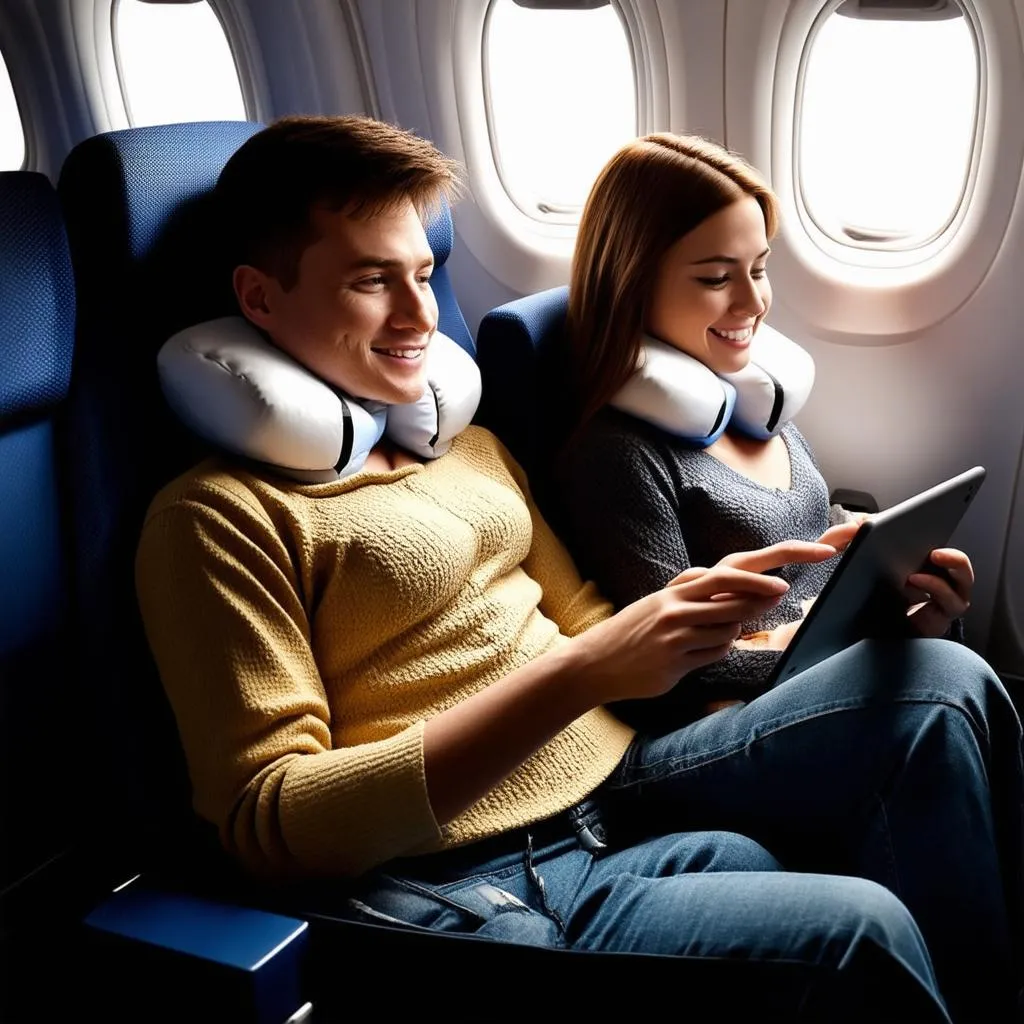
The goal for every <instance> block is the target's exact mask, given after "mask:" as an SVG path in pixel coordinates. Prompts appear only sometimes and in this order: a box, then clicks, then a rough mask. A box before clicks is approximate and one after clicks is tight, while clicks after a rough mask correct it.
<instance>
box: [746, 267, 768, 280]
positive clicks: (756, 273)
mask: <svg viewBox="0 0 1024 1024" xmlns="http://www.w3.org/2000/svg"><path fill="white" fill-rule="evenodd" d="M767 273H768V268H767V267H754V269H753V270H752V271H751V272H750V276H751V277H752V278H753V279H754V280H755V281H760V280H761V278H762V277H764V276H765V275H766V274H767Z"/></svg>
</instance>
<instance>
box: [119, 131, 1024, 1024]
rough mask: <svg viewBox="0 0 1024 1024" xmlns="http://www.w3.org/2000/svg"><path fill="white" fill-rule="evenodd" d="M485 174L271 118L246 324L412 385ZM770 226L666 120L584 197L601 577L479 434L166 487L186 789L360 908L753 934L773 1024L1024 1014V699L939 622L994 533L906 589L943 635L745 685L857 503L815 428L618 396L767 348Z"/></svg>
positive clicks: (242, 186)
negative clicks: (329, 468)
mask: <svg viewBox="0 0 1024 1024" xmlns="http://www.w3.org/2000/svg"><path fill="white" fill-rule="evenodd" d="M268 183H269V184H268ZM457 185H458V169H457V167H456V165H454V164H453V162H452V161H450V160H449V159H447V158H446V157H444V156H443V155H442V154H441V153H439V152H438V151H437V150H436V149H435V148H434V147H433V146H432V145H431V144H429V143H428V142H426V141H424V140H421V139H419V138H416V137H415V136H413V135H411V134H408V133H406V132H403V131H400V130H398V129H396V128H393V127H391V126H389V125H384V124H381V123H378V122H374V121H372V120H369V119H365V118H359V117H340V118H286V119H283V120H281V121H279V122H276V123H274V124H273V125H271V126H269V127H268V128H266V129H265V130H263V131H262V132H260V133H259V134H257V135H256V136H254V137H253V138H252V139H250V140H249V141H248V142H246V143H245V144H244V145H243V146H242V147H241V148H240V149H239V150H238V152H237V153H236V154H235V155H234V156H233V157H232V159H231V160H230V161H229V162H228V164H227V165H226V167H225V168H224V171H223V173H222V175H221V177H220V180H219V182H218V186H217V201H218V203H219V204H220V206H221V209H222V212H223V214H224V216H225V217H226V218H227V222H228V224H229V225H230V233H229V237H230V239H231V244H232V247H233V252H232V258H231V274H232V281H233V285H234V292H235V295H236V297H237V300H238V305H239V309H240V312H241V314H242V315H243V316H244V317H245V319H246V320H247V321H248V322H249V324H251V325H252V326H253V327H254V328H255V329H256V330H257V331H258V332H259V334H260V335H262V336H263V338H265V339H268V340H269V342H270V343H272V345H273V347H274V348H275V350H277V351H279V352H283V353H285V354H286V355H287V356H289V357H291V359H292V360H294V361H295V363H296V364H298V367H299V368H300V369H301V371H302V372H303V373H306V374H308V375H309V376H310V378H311V379H312V380H313V381H314V383H316V384H317V385H319V384H323V385H324V386H329V387H330V388H332V389H336V391H340V392H342V393H343V394H344V395H346V396H350V398H351V399H353V400H354V401H356V402H357V403H363V404H364V405H366V407H367V408H371V409H373V410H374V411H379V409H380V406H379V405H378V404H377V403H383V404H384V406H386V408H387V409H391V408H398V407H402V406H405V405H408V404H409V403H413V402H415V401H416V400H418V399H419V398H420V396H421V395H422V394H423V392H424V385H425V382H426V361H427V355H428V353H429V351H430V349H431V348H432V347H433V346H439V345H441V344H442V343H443V342H444V341H445V339H443V338H441V337H440V336H435V329H436V326H437V306H436V303H435V300H434V297H433V293H432V291H431V288H430V273H431V268H432V263H433V261H432V255H431V250H430V247H429V245H428V244H427V239H426V236H425V233H424V228H423V224H424V221H425V220H426V219H428V218H429V216H430V214H431V211H432V210H433V209H435V208H436V206H437V204H438V202H439V201H440V199H441V197H452V196H453V195H454V193H455V191H456V189H457ZM270 186H272V187H270ZM641 197H642V201H641ZM776 220H777V215H776V207H775V200H774V198H773V196H772V194H771V192H770V191H769V190H768V189H767V187H766V186H765V185H764V184H763V183H762V182H761V181H760V179H759V178H758V176H757V175H756V173H755V172H754V171H752V170H751V169H750V168H749V167H747V166H746V165H745V164H743V163H742V162H741V161H739V160H737V159H736V158H735V157H733V156H731V155H730V154H728V153H726V152H725V151H723V150H721V149H719V148H718V147H716V146H713V145H711V144H710V143H707V142H704V141H701V140H695V139H688V138H683V137H677V136H672V135H656V136H650V137H648V138H646V139H640V140H637V141H636V142H634V143H631V144H629V145H628V146H626V147H624V149H623V150H622V151H620V152H619V153H618V154H617V155H616V156H615V157H614V158H613V159H612V161H611V162H610V163H609V164H608V166H607V167H606V168H605V170H604V171H603V172H602V174H601V175H600V176H599V178H598V180H597V182H596V183H595V185H594V188H593V191H592V193H591V196H590V198H589V200H588V203H587V207H586V210H585V212H584V216H583V220H582V223H581V227H580V237H579V242H578V246H577V252H576V257H575V260H574V265H573V275H572V283H571V289H570V324H569V326H570V337H571V344H572V365H573V368H574V386H575V391H574V395H573V398H574V401H575V408H576V413H577V428H578V429H577V430H576V432H575V433H574V435H573V437H572V439H571V440H570V442H569V444H568V446H567V448H566V451H565V453H564V462H563V468H564V473H563V479H565V480H566V481H567V482H568V484H569V486H568V487H567V497H568V499H569V500H570V501H571V502H572V503H573V505H572V508H571V510H570V515H571V518H572V521H573V524H574V530H576V529H578V530H579V536H580V545H581V547H580V551H579V552H578V554H579V556H580V558H581V559H582V562H583V565H584V567H585V570H586V572H587V573H588V574H590V575H593V576H594V577H596V578H597V582H598V584H599V585H600V587H601V590H600V591H599V590H598V589H597V588H596V587H595V585H594V584H593V583H591V582H585V581H584V579H582V578H581V577H580V575H579V574H578V572H577V569H576V567H575V564H574V562H573V560H572V559H571V558H570V556H569V554H568V553H567V552H566V550H565V548H564V547H563V545H562V543H561V542H560V541H559V539H558V538H557V537H556V536H555V535H554V534H553V532H552V531H551V529H550V528H549V527H548V526H547V524H546V523H545V521H544V519H543V518H542V516H541V515H540V514H539V512H538V510H537V508H536V506H535V504H534V502H533V500H532V498H531V495H530V490H529V486H528V482H527V481H526V479H525V478H524V475H523V473H522V471H521V470H520V468H519V467H518V466H517V465H516V464H515V462H514V461H513V460H512V459H511V458H510V456H509V455H508V453H507V452H506V451H505V449H504V448H503V447H502V445H501V444H500V442H498V441H497V440H496V439H495V438H494V437H493V436H492V435H491V434H490V433H488V432H487V431H485V430H483V429H481V428H479V427H475V426H470V427H468V428H466V429H465V430H462V431H461V432H460V433H458V434H457V436H455V437H454V439H453V440H452V442H451V445H450V447H449V448H448V449H447V451H445V452H444V453H443V454H440V455H439V457H436V458H429V459H425V458H423V457H422V455H418V454H413V453H412V452H410V451H409V450H408V449H407V448H403V447H402V446H400V445H399V444H398V443H396V442H395V440H394V439H393V435H392V433H391V431H386V432H384V433H383V434H382V435H380V439H379V440H378V441H377V443H375V444H373V446H372V447H371V448H370V450H369V451H368V453H367V455H366V458H365V461H364V462H363V463H362V464H361V466H359V467H358V468H356V469H354V471H350V472H346V471H342V472H338V473H334V474H333V478H331V479H325V480H323V481H322V482H317V483H309V482H299V481H296V480H294V479H292V478H290V477H288V476H287V475H285V474H283V473H279V472H276V471H275V470H274V468H273V467H268V466H266V465H263V464H258V463H255V462H253V461H251V460H247V459H242V458H236V457H228V456H224V457H218V458H214V459H210V460H207V461H206V462H204V463H203V464H201V465H200V466H198V467H196V468H195V469H194V470H192V471H190V472H189V473H187V474H185V475H184V476H183V477H180V478H179V479H177V480H176V481H174V482H172V483H171V484H169V485H168V486H167V487H166V488H164V489H163V490H162V491H161V493H160V494H159V495H158V496H157V497H156V498H155V500H154V502H153V504H152V506H151V508H150V511H149V513H148V515H147V519H146V523H145V526H144V529H143V532H142V537H141V541H140V546H139V550H138V558H137V585H138V593H139V600H140V604H141V609H142V613H143V619H144V622H145V626H146V630H147V635H148V638H149V642H150V645H151V647H152V650H153V652H154V655H155V658H156V661H157V664H158V666H159V669H160V673H161V677H162V680H163V684H164V686H165V688H166V691H167V694H168V696H169V698H170V701H171V704H172V706H173V709H174V712H175V716H176V720H177V724H178V728H179V732H180V735H181V738H182V741H183V744H184V749H185V753H186V756H187V759H188V763H189V769H190V774H191V779H192V783H193V790H194V805H195V808H196V810H197V812H198V813H199V815H200V816H201V817H202V818H204V819H206V820H207V821H209V822H212V823H213V824H215V825H216V826H217V828H218V830H219V833H220V836H221V840H222V843H223V845H224V847H225V848H226V849H227V851H228V852H229V853H230V854H231V855H233V856H234V857H235V858H236V859H237V860H238V861H239V862H240V863H241V864H242V865H243V866H244V867H245V868H246V869H247V870H248V871H249V872H250V873H252V874H253V875H255V876H257V877H267V878H274V879H306V880H315V879H327V878H339V877H343V878H346V879H350V880H352V882H351V884H352V889H353V892H354V893H355V894H356V899H355V901H354V903H353V907H357V908H358V909H357V910H353V913H360V914H364V915H367V916H368V917H369V918H370V919H376V920H381V919H384V920H394V921H400V922H404V923H407V924H411V925H416V926H422V927H427V928H435V929H443V930H454V931H462V932H471V933H473V934H476V935H479V936H481V937H487V938H491V939H498V940H504V941H511V942H525V943H540V944H545V945H552V946H559V947H566V948H572V949H582V950H603V951H617V952H635V953H652V954H659V955H662V956H679V957H685V958H688V959H689V960H690V961H691V962H693V961H694V960H701V959H704V958H706V959H707V961H708V962H715V961H719V962H720V961H721V960H722V959H723V958H725V959H732V960H741V961H744V962H753V963H756V964H760V965H761V966H762V967H767V968H768V969H767V972H766V973H763V974H759V975H758V976H759V978H761V979H762V981H761V982H760V983H759V984H760V987H759V991H758V998H757V1004H758V1006H759V1007H760V1008H761V1011H762V1016H763V1017H765V1018H769V1019H771V1018H775V1019H798V1018H801V1016H802V1017H803V1018H806V1019H832V1020H834V1019H869V1018H870V1017H876V1018H882V1019H897V1020H911V1019H915V1020H935V1021H945V1020H950V1019H952V1020H958V1021H959V1020H965V1021H966V1020H990V1019H992V1020H997V1019H1011V1018H1012V1015H1013V1014H1014V1013H1015V1012H1016V998H1017V989H1018V987H1019V951H1020V945H1019V943H1020V924H1021V904H1020V866H1021V848H1020V839H1021V794H1022V779H1021V738H1020V725H1019V722H1018V719H1017V715H1016V713H1015V711H1014V709H1013V707H1012V705H1011V703H1010V701H1009V699H1008V697H1007V695H1006V693H1005V691H1004V690H1003V688H1002V686H1001V685H1000V683H999V681H998V680H997V678H996V676H995V674H994V673H993V672H992V670H991V669H990V668H989V667H988V666H987V665H986V664H985V663H984V662H983V661H982V660H981V659H980V658H978V657H977V656H976V655H974V654H973V653H972V652H971V651H969V650H968V649H967V648H966V647H964V646H962V645H960V644H958V643H954V642H950V641H949V640H948V639H942V637H944V636H946V635H948V634H949V632H950V629H951V626H952V624H953V623H954V622H955V620H957V619H958V617H959V616H960V615H961V614H962V613H963V611H964V610H965V608H966V607H967V604H968V601H969V598H970V590H971V585H972V582H973V576H972V572H971V566H970V562H969V560H968V559H967V557H966V555H964V554H963V553H961V552H957V551H953V550H949V549H944V550H942V551H938V552H935V553H934V554H933V556H932V560H933V562H934V563H935V564H936V565H937V566H939V567H941V568H942V569H944V570H946V574H945V575H944V577H943V578H941V579H940V578H939V577H938V576H934V577H933V576H931V575H927V576H923V577H918V578H911V580H910V581H909V585H910V587H911V588H913V593H912V594H911V597H912V598H914V599H915V601H914V603H915V604H917V605H919V608H918V610H917V611H916V612H915V613H914V616H913V620H914V622H913V624H914V627H915V629H916V631H917V632H918V633H919V634H920V638H918V639H913V640H907V641H904V642H899V643H893V644H890V645H885V644H876V643H862V644H858V645H856V646H854V647H853V648H851V649H849V650H847V651H845V652H844V653H843V654H841V655H838V656H837V657H835V658H832V659H830V660H829V661H828V662H826V663H824V664H822V665H820V666H819V667H817V668H815V669H812V670H810V671H808V672H806V673H803V674H802V675H801V676H798V677H797V678H795V679H793V680H791V681H789V682H787V683H786V684H784V685H782V686H779V687H777V688H775V689H773V690H771V691H769V692H768V693H765V694H763V695H761V696H758V697H757V699H755V700H750V699H749V698H750V697H751V696H753V695H754V694H756V693H757V692H758V681H759V680H760V681H761V682H763V679H764V677H765V676H766V675H767V672H768V671H769V670H770V664H771V662H772V659H773V658H774V657H775V656H777V649H778V648H781V647H784V646H785V643H786V640H787V639H788V634H789V633H790V632H791V631H792V628H793V627H792V623H793V621H794V620H795V619H797V618H798V617H799V614H800V607H801V604H802V602H803V601H804V600H805V599H806V598H808V597H813V595H814V593H816V592H817V590H820V588H821V585H822V584H823V582H824V580H825V579H826V578H827V573H828V571H829V568H830V566H831V565H832V564H833V563H832V562H831V561H830V559H832V558H834V556H835V554H836V552H837V551H838V550H840V549H841V548H842V547H843V546H845V544H846V543H848V541H849V539H850V538H851V537H852V535H853V532H854V530H855V529H856V522H851V521H849V520H850V517H849V516H847V515H844V513H843V512H842V510H840V509H838V508H831V509H830V508H829V505H828V497H827V489H826V487H825V485H824V482H823V481H822V479H821V477H820V475H819V474H818V472H817V469H816V468H815V466H814V462H813V459H812V456H811V453H810V451H809V449H808V447H807V445H806V442H805V441H804V440H803V438H802V437H801V435H800V434H799V433H798V431H797V430H796V428H795V427H794V426H792V424H788V423H787V424H780V425H777V426H778V427H779V429H778V430H777V431H776V432H775V433H773V434H772V435H771V436H769V437H751V436H749V435H748V434H745V433H742V432H741V431H740V430H739V429H738V427H736V425H735V424H734V423H733V422H730V423H728V424H726V429H725V430H724V432H722V433H721V434H720V435H719V436H717V437H716V438H714V439H713V440H711V441H710V443H708V444H707V445H706V447H700V446H699V444H698V443H694V442H693V441H692V440H680V439H679V438H677V437H675V436H674V435H673V434H671V433H669V432H667V431H665V430H663V429H661V428H658V427H653V426H652V425H651V424H649V423H646V422H644V421H643V420H642V419H640V418H638V417H636V416H633V415H631V414H629V413H625V412H623V411H622V409H621V408H620V407H619V404H620V403H619V402H618V396H619V395H620V394H621V389H622V388H623V386H624V385H625V384H626V383H627V382H628V381H629V380H630V379H631V375H632V374H633V372H634V370H635V368H636V366H637V358H638V354H639V352H640V351H641V347H642V346H651V345H662V346H667V347H669V348H672V349H674V350H676V351H678V352H679V353H681V354H683V355H684V356H686V357H687V358H690V359H692V360H694V361H695V362H696V363H699V364H702V365H703V366H704V367H705V368H707V369H708V370H710V371H712V372H713V373H715V374H720V373H727V372H733V371H735V370H737V369H740V368H741V367H742V366H743V365H744V364H745V361H746V359H747V358H748V348H749V343H750V339H751V338H752V337H754V336H756V332H757V331H758V328H759V325H760V323H761V320H762V319H763V317H764V316H765V314H766V313H767V311H768V307H769V304H770V299H771V293H770V288H769V285H768V278H767V270H766V260H767V257H768V248H769V246H768V242H769V240H770V238H771V236H772V235H773V233H774V231H775V229H776ZM255 333H256V331H254V335H255ZM734 420H736V421H737V423H738V420H739V417H738V416H734ZM704 441H705V442H707V441H708V438H704ZM705 566H706V567H705ZM776 570H777V572H776ZM769 571H772V572H771V573H770V574H769ZM605 594H606V595H608V596H609V597H611V598H612V599H613V600H614V601H615V607H614V608H613V606H612V605H611V604H609V603H608V601H607V600H606V598H605V596H603V595H605ZM616 608H617V610H616ZM757 630H761V631H764V632H767V633H768V635H769V637H770V641H769V645H770V647H769V649H768V650H764V649H757V650H752V649H750V644H749V642H748V641H745V640H744V639H743V637H744V636H746V635H749V634H750V633H751V632H752V631H757ZM678 694H683V695H684V697H683V699H680V700H676V699H675V697H676V695H678ZM666 695H668V696H666ZM644 706H649V707H652V708H657V709H658V711H657V712H656V714H654V715H648V716H647V718H648V721H646V722H645V721H642V720H641V719H642V718H643V717H644V716H643V715H639V716H634V714H633V712H635V711H636V709H637V708H638V707H644ZM715 708H717V710H713V709H715ZM708 712H711V713H708ZM765 978H767V980H764V979H765ZM729 995H730V994H729V993H722V999H723V1003H722V1005H723V1007H725V1006H727V1005H728V998H729ZM686 998H687V997H686V994H685V993H681V994H680V1012H681V1013H682V1014H683V1015H684V1016H685V1013H686ZM727 1012H728V1011H727V1010H723V1013H727Z"/></svg>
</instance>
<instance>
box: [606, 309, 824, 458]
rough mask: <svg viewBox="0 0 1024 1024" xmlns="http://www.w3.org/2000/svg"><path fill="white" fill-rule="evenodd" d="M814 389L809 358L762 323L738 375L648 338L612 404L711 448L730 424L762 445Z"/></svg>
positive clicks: (694, 442) (789, 417) (811, 360)
mask: <svg viewBox="0 0 1024 1024" xmlns="http://www.w3.org/2000/svg"><path fill="white" fill-rule="evenodd" d="M813 384H814V360H813V359H812V358H811V356H810V354H809V353H808V352H807V351H805V350H804V349H802V348H801V347H800V346H799V345H797V344H796V342H793V341H790V340H789V338H787V337H785V335H782V334H779V332H778V331H776V330H775V329H774V328H772V327H769V326H768V325H767V324H765V323H762V324H761V325H760V326H759V327H758V328H757V332H756V333H755V334H754V337H753V339H752V340H751V343H750V362H749V363H748V364H747V365H746V366H745V367H744V368H743V369H742V370H740V371H739V372H738V373H727V374H716V373H714V372H713V371H712V370H709V369H708V368H707V367H706V366H705V365H704V364H703V363H702V362H700V360H698V359H694V358H693V357H692V356H688V355H686V353H685V352H680V351H679V349H677V348H673V347H672V346H671V345H667V344H666V343H665V342H663V341H659V340H658V339H657V338H652V337H651V336H650V335H645V336H644V339H643V343H642V346H641V351H640V360H639V364H638V366H637V370H636V372H635V373H634V374H633V376H632V377H630V379H629V380H628V381H627V382H626V383H625V384H624V385H623V387H622V388H621V389H620V390H619V392H618V393H617V394H616V395H615V397H614V398H612V400H611V402H610V404H611V405H612V406H614V407H615V408H616V409H621V410H622V411H623V412H628V413H630V414H631V415H633V416H636V417H638V418H639V419H642V420H647V421H648V422H649V423H653V424H654V425H655V426H656V427H660V428H661V429H662V430H666V431H668V432H669V433H671V434H675V435H676V436H677V437H681V438H683V439H685V440H686V441H689V442H690V443H691V444H695V445H699V446H702V447H706V446H707V445H710V444H713V443H714V442H715V441H717V440H718V438H719V437H721V436H722V434H723V433H724V432H725V429H726V427H728V426H730V424H731V425H732V426H734V427H736V428H737V429H739V430H740V431H742V432H743V433H744V434H748V435H749V436H751V437H756V438H758V439H760V440H767V439H768V438H769V437H774V436H775V435H776V434H777V433H778V432H779V431H780V430H781V429H782V428H783V427H784V426H785V425H786V424H787V423H788V422H789V421H790V420H791V419H792V418H793V417H794V416H795V415H796V414H797V413H798V412H799V411H800V409H801V408H802V407H803V404H804V402H806V401H807V397H808V395H810V393H811V387H812V385H813Z"/></svg>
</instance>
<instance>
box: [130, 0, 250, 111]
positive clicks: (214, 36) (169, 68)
mask: <svg viewBox="0 0 1024 1024" xmlns="http://www.w3.org/2000/svg"><path fill="white" fill-rule="evenodd" d="M114 55H115V58H116V61H117V72H118V76H119V78H120V80H121V93H122V95H123V96H124V103H125V108H126V110H127V113H128V121H129V123H130V124H132V125H136V126H137V125H148V124H172V123H175V122H178V121H220V120H226V121H236V120H238V121H242V120H245V116H246V115H245V102H244V101H243V99H242V89H241V86H240V85H239V82H238V69H237V67H236V66H235V59H234V57H233V56H232V55H231V47H230V46H229V45H228V40H227V36H226V35H225V34H224V28H223V26H222V25H221V23H220V20H219V19H218V17H217V15H216V13H215V12H214V11H213V9H212V8H211V7H210V5H209V3H208V2H206V0H203V2H200V3H184V4H166V3H164V4H153V3H143V2H142V0H118V2H117V5H116V7H115V8H114Z"/></svg>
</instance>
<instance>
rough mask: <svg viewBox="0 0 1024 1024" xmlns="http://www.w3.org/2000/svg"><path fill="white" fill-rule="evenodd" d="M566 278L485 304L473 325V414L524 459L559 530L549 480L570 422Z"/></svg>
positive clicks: (537, 493)
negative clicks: (476, 393)
mask: <svg viewBox="0 0 1024 1024" xmlns="http://www.w3.org/2000/svg"><path fill="white" fill-rule="evenodd" d="M568 303H569V289H568V287H566V286H562V287H559V288H549V289H547V290H545V291H542V292H536V293H534V294H531V295H526V296H524V297H523V298H521V299H514V300H513V301H511V302H506V303H505V304H504V305H501V306H498V307H496V308H495V309H492V310H490V312H488V313H487V314H486V315H485V316H484V318H483V319H482V320H481V321H480V327H479V328H478V330H477V339H476V346H477V353H476V358H477V364H478V365H479V367H480V376H481V379H482V388H483V391H482V396H481V399H480V406H479V408H478V409H477V414H476V420H475V422H477V423H478V424H479V425H480V426H483V427H487V428H488V429H489V430H490V431H492V432H493V433H494V434H496V435H497V436H498V438H500V440H501V441H502V442H503V443H504V444H505V446H506V447H507V448H508V449H509V451H510V452H511V454H512V456H513V458H515V460H516V461H517V462H518V463H519V464H520V465H521V466H522V467H523V469H524V470H525V471H526V475H527V477H528V479H529V481H530V487H531V490H532V492H533V495H534V497H535V499H536V501H537V504H538V506H539V507H540V509H541V511H542V512H543V513H544V516H545V518H546V519H547V520H548V522H549V523H550V525H551V527H552V528H553V529H554V530H555V532H556V533H558V534H559V535H564V524H565V517H564V515H563V514H562V512H561V511H560V509H559V503H558V500H557V496H556V491H555V489H554V487H553V483H552V481H553V474H554V473H555V471H556V470H555V460H556V454H557V451H558V449H559V447H560V446H561V444H562V443H563V442H564V440H565V438H566V434H567V431H568V429H569V423H568V414H569V410H568V407H567V405H566V401H565V394H566V369H565V366H564V360H565V348H564V346H563V344H562V339H563V334H564V330H565V316H566V311H567V309H568Z"/></svg>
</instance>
